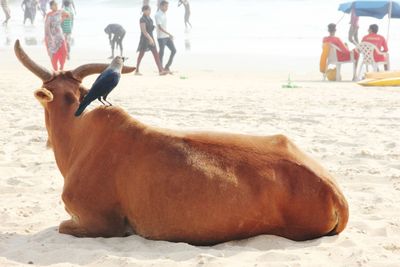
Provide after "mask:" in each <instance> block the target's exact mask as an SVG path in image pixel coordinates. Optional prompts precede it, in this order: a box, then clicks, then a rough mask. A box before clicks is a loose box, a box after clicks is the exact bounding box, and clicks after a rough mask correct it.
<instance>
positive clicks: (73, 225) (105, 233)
mask: <svg viewBox="0 0 400 267" xmlns="http://www.w3.org/2000/svg"><path fill="white" fill-rule="evenodd" d="M126 224H127V222H126V220H125V219H124V218H99V217H91V218H78V217H77V216H72V218H71V219H70V220H67V221H63V222H62V223H61V224H60V227H59V232H60V233H61V234H68V235H73V236H76V237H121V236H125V235H127V233H126V231H127V230H128V229H129V225H126Z"/></svg>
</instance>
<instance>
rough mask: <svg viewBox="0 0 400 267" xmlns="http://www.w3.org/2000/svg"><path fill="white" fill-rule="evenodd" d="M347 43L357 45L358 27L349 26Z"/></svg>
mask: <svg viewBox="0 0 400 267" xmlns="http://www.w3.org/2000/svg"><path fill="white" fill-rule="evenodd" d="M349 41H350V42H351V43H352V44H354V45H355V46H357V45H358V44H359V41H358V26H354V25H351V26H350V29H349Z"/></svg>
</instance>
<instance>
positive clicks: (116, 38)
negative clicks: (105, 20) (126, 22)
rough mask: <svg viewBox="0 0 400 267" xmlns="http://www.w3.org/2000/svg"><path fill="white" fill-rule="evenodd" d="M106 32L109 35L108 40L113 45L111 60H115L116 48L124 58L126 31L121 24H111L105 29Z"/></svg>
mask: <svg viewBox="0 0 400 267" xmlns="http://www.w3.org/2000/svg"><path fill="white" fill-rule="evenodd" d="M104 32H105V33H106V34H108V40H109V41H110V45H111V56H110V57H109V58H114V48H116V49H118V46H119V49H120V55H121V57H122V55H123V52H124V48H123V46H122V41H123V40H124V37H125V34H126V31H125V29H124V28H123V27H122V26H121V25H119V24H109V25H107V27H106V28H105V29H104Z"/></svg>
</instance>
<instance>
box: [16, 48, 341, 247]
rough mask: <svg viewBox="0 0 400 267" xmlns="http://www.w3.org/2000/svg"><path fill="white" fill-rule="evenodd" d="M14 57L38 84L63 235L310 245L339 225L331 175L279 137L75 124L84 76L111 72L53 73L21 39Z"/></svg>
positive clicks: (93, 67)
mask: <svg viewBox="0 0 400 267" xmlns="http://www.w3.org/2000/svg"><path fill="white" fill-rule="evenodd" d="M15 52H16V55H17V57H18V58H19V60H20V61H21V62H22V64H24V65H25V67H27V68H28V69H29V70H30V71H31V72H33V73H34V74H35V75H37V76H38V77H39V78H41V79H42V81H43V85H42V87H41V88H40V89H38V90H36V91H35V96H36V98H37V99H38V100H39V101H40V103H41V104H42V105H43V107H44V113H45V122H46V128H47V131H48V135H49V141H50V142H51V144H52V147H53V150H54V155H55V159H56V162H57V165H58V167H59V169H60V171H61V173H62V175H63V177H64V189H63V193H62V199H63V201H64V203H65V207H66V210H67V211H68V213H69V214H70V215H71V220H68V221H64V222H62V223H61V225H60V228H59V231H60V232H61V233H65V234H71V235H74V236H78V237H83V236H86V237H100V236H101V237H114V236H124V235H126V234H127V233H136V234H138V235H141V236H143V237H145V238H149V239H154V240H168V241H176V242H178V241H179V242H187V243H190V244H196V245H210V244H216V243H220V242H224V241H230V240H236V239H243V238H248V237H252V236H256V235H261V234H271V235H279V236H282V237H286V238H290V239H293V240H308V239H313V238H317V237H321V236H326V235H335V234H338V233H340V232H341V231H343V229H344V228H345V226H346V224H347V220H348V215H349V214H348V206H347V202H346V199H345V198H344V196H343V194H342V192H341V191H340V189H339V188H338V186H337V184H336V183H335V182H334V180H333V178H332V176H331V175H330V174H329V173H327V172H326V171H325V170H324V169H323V168H322V167H321V166H320V165H319V164H318V163H316V162H315V161H313V160H312V159H311V158H309V157H308V156H307V155H305V154H304V153H303V152H301V151H300V150H299V149H298V148H297V147H296V146H295V145H294V144H293V143H292V142H291V141H290V140H288V139H287V138H286V137H285V136H282V135H277V136H268V137H259V136H248V135H234V134H217V133H209V132H204V133H183V132H175V131H169V130H161V129H156V128H153V127H150V126H147V125H144V124H142V123H140V122H139V121H137V120H135V119H133V118H132V117H130V116H129V115H128V114H127V113H126V112H124V111H123V110H122V109H120V108H116V107H107V108H106V107H99V108H96V109H94V110H92V111H90V112H85V113H83V115H82V116H81V117H79V118H76V117H75V116H74V112H75V110H76V109H77V107H78V106H79V102H80V100H81V99H82V97H83V96H84V95H85V92H86V89H85V88H83V86H82V85H81V81H82V79H83V78H85V77H86V76H88V75H91V74H94V73H100V72H101V71H103V70H104V69H105V67H106V66H107V65H102V64H88V65H84V66H81V67H79V68H77V69H75V70H73V71H66V72H59V73H51V72H49V71H48V70H46V69H44V68H43V67H41V66H39V65H37V64H36V63H35V62H33V61H32V60H31V59H30V58H29V57H28V56H27V55H26V54H25V52H24V51H23V50H22V48H21V47H20V44H19V42H18V41H17V42H16V44H15ZM133 70H134V68H130V67H124V69H123V72H125V73H127V72H132V71H133Z"/></svg>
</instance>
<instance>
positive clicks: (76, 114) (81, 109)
mask: <svg viewBox="0 0 400 267" xmlns="http://www.w3.org/2000/svg"><path fill="white" fill-rule="evenodd" d="M87 106H88V104H86V103H85V102H82V103H81V104H80V105H79V107H78V109H77V110H76V111H75V117H79V116H80V115H81V114H82V112H83V111H84V110H85V108H86V107H87Z"/></svg>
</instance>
